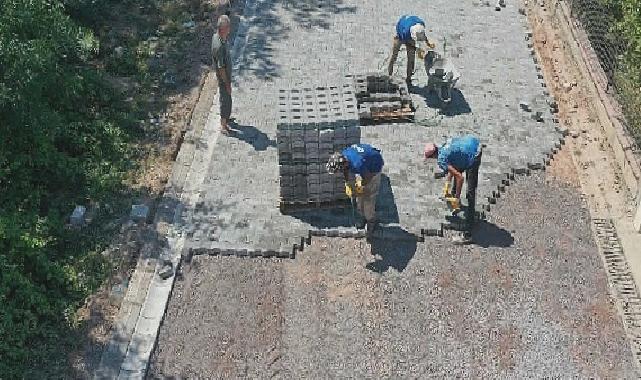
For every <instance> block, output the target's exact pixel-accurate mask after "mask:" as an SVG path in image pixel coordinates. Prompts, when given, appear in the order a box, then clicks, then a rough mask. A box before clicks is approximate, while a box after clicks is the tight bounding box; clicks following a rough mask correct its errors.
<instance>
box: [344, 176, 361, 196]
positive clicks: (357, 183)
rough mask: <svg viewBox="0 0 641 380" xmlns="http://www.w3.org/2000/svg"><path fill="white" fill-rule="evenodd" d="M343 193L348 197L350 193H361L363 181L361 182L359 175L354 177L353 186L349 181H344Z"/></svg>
mask: <svg viewBox="0 0 641 380" xmlns="http://www.w3.org/2000/svg"><path fill="white" fill-rule="evenodd" d="M345 194H347V196H348V197H350V198H351V197H352V195H356V196H358V195H361V194H363V183H362V182H361V178H360V177H356V181H354V185H353V188H352V185H351V184H350V183H349V182H345Z"/></svg>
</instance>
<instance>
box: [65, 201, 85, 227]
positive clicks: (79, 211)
mask: <svg viewBox="0 0 641 380" xmlns="http://www.w3.org/2000/svg"><path fill="white" fill-rule="evenodd" d="M86 213H87V208H86V207H85V206H80V205H78V206H76V208H75V209H74V210H73V212H72V213H71V216H70V217H69V222H70V223H71V225H72V226H74V227H82V226H83V225H84V224H85V215H86Z"/></svg>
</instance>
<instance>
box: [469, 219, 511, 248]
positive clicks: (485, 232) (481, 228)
mask: <svg viewBox="0 0 641 380" xmlns="http://www.w3.org/2000/svg"><path fill="white" fill-rule="evenodd" d="M472 242H473V243H474V244H475V245H478V246H480V247H483V248H489V247H500V248H507V247H511V246H512V244H514V237H513V236H512V234H511V233H510V231H508V230H506V229H504V228H501V227H499V226H497V225H496V224H494V223H490V222H488V221H486V220H480V221H478V222H477V223H476V226H474V228H473V229H472Z"/></svg>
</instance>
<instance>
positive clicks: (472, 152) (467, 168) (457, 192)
mask: <svg viewBox="0 0 641 380" xmlns="http://www.w3.org/2000/svg"><path fill="white" fill-rule="evenodd" d="M424 154H425V158H426V159H428V158H436V159H437V163H438V166H439V168H440V169H441V170H442V172H443V173H442V174H443V175H444V174H445V173H447V181H446V182H445V187H443V195H444V196H445V197H446V198H447V199H449V200H450V202H451V203H452V208H454V209H455V210H457V209H459V208H460V203H461V191H462V189H463V182H464V181H463V174H462V172H465V178H466V179H467V193H466V196H465V197H466V198H467V208H466V209H465V220H466V224H467V226H466V227H467V228H466V231H465V233H464V234H463V239H462V240H460V241H459V242H460V243H469V242H471V238H472V227H473V226H474V221H475V218H476V188H477V186H478V180H479V167H480V166H481V157H482V154H483V150H482V145H481V143H480V141H479V139H478V138H476V137H475V136H471V135H467V136H463V137H456V138H453V139H450V140H448V141H447V142H446V143H445V144H443V145H442V146H441V147H437V146H436V144H434V143H429V144H427V145H426V146H425V152H424ZM452 178H454V181H455V186H456V188H455V189H454V194H451V193H450V183H451V181H452ZM452 195H454V196H453V197H452Z"/></svg>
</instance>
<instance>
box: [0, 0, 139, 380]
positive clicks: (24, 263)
mask: <svg viewBox="0 0 641 380" xmlns="http://www.w3.org/2000/svg"><path fill="white" fill-rule="evenodd" d="M98 50H99V46H98V42H97V39H96V38H95V37H94V35H93V34H92V33H91V32H90V31H89V30H88V29H85V28H83V27H80V26H78V25H77V24H76V23H75V22H74V21H73V20H71V19H70V17H69V16H68V15H67V14H66V10H65V8H64V6H63V4H62V3H61V2H59V1H51V0H31V1H26V0H4V1H1V2H0V139H1V140H0V194H2V196H1V197H0V305H2V307H0V358H2V359H1V360H0V378H7V379H9V378H23V377H26V378H51V377H54V378H55V377H60V376H61V373H63V372H64V371H65V370H66V367H67V363H66V361H65V360H66V358H65V355H66V353H65V352H64V350H61V349H60V347H61V345H62V344H65V343H70V340H72V339H73V334H72V331H73V330H72V327H73V326H72V325H71V324H72V318H71V316H72V315H73V311H74V310H75V309H76V308H77V306H78V305H79V303H80V302H82V300H83V299H84V298H85V297H86V295H87V294H88V293H89V292H91V291H92V290H94V289H95V288H96V286H97V285H98V284H99V283H100V280H101V278H103V277H102V276H104V274H105V272H106V269H107V263H105V262H103V261H102V259H101V258H100V255H97V254H96V253H95V252H96V250H97V249H98V248H99V243H100V242H99V238H98V237H97V236H92V235H90V234H87V233H79V232H72V231H69V230H67V229H65V227H64V224H65V220H66V217H67V216H68V215H69V213H70V212H71V211H72V210H73V207H74V205H75V204H86V203H87V201H88V200H90V199H91V200H96V201H101V200H103V199H105V198H107V197H110V196H113V194H114V193H117V192H118V191H119V190H120V186H121V185H120V184H121V182H122V176H123V173H125V172H126V171H127V170H128V169H129V165H130V164H129V158H128V157H129V156H128V154H129V149H128V140H129V137H128V132H127V130H128V127H129V125H130V122H129V120H128V118H127V115H128V113H129V111H128V110H127V109H126V108H125V107H124V106H123V104H124V102H123V101H122V99H121V98H120V97H121V96H120V95H118V94H117V93H116V92H115V91H113V90H112V89H110V87H109V86H108V85H107V84H106V81H105V80H104V79H103V75H102V73H101V72H100V71H99V69H96V68H94V67H92V66H91V65H89V60H91V59H92V58H93V57H94V56H95V54H96V53H97V52H98ZM52 363H58V365H57V366H55V365H52Z"/></svg>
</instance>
